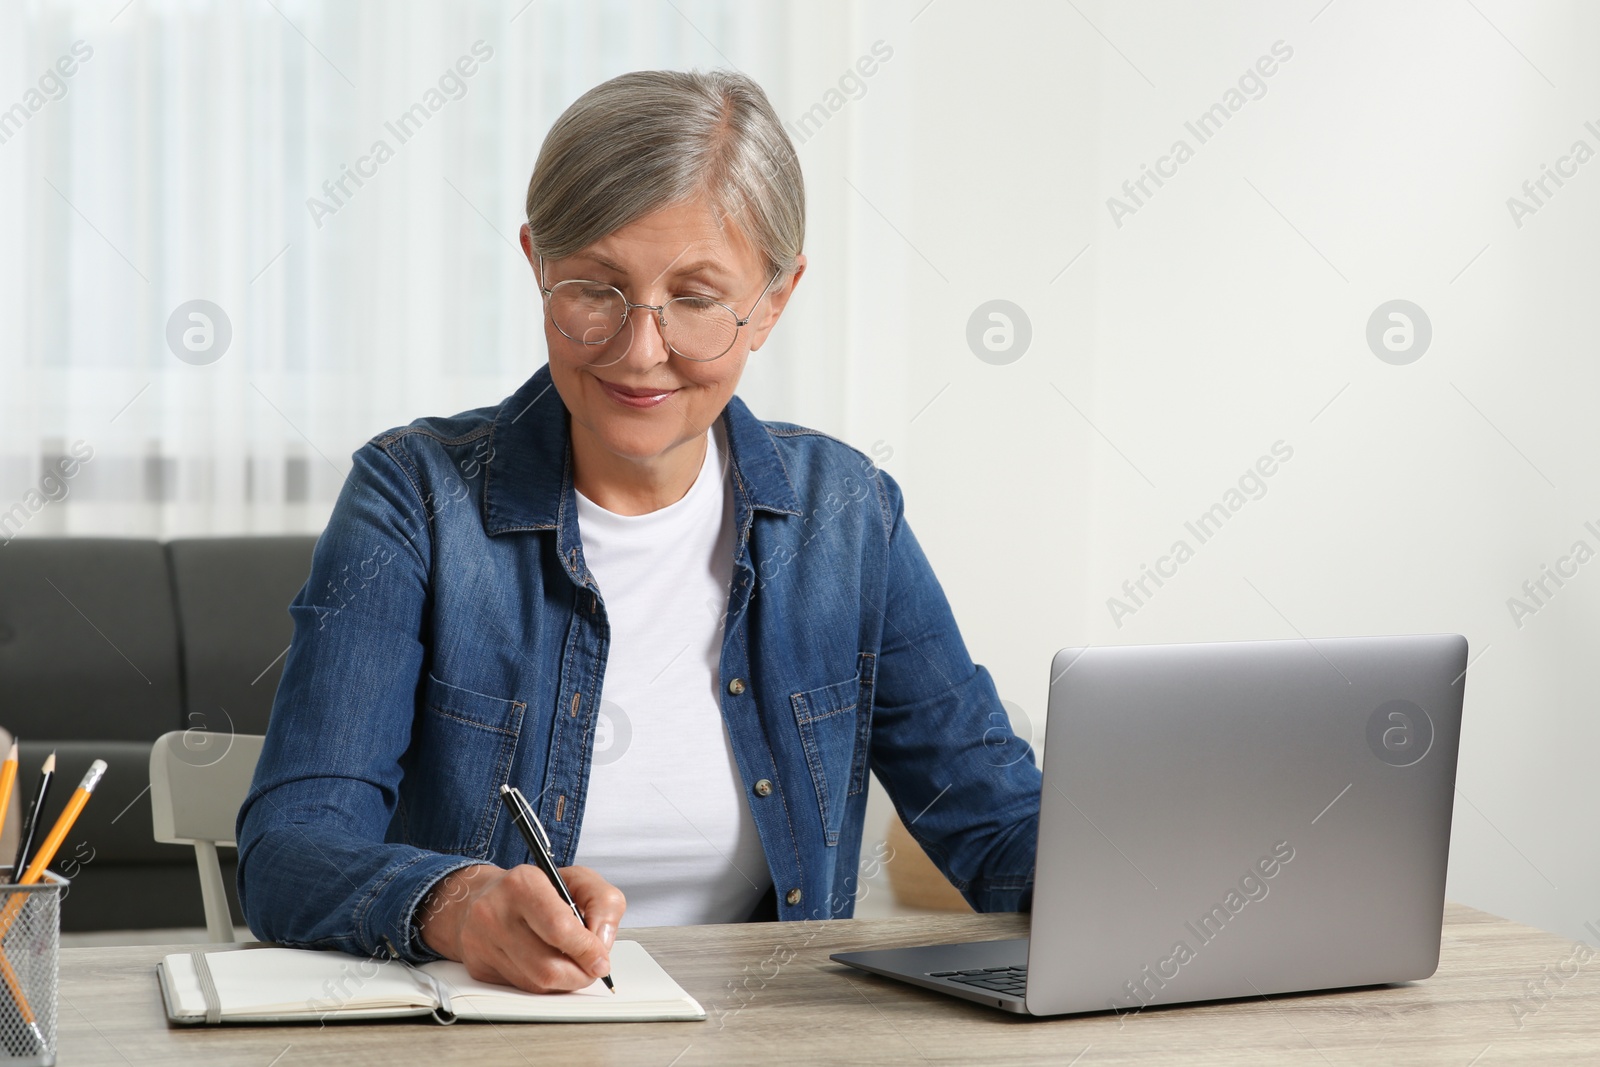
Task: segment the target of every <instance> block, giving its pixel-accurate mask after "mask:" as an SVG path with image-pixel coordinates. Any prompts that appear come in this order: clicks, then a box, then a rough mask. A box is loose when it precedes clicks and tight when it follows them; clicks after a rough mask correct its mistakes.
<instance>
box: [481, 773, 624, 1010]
mask: <svg viewBox="0 0 1600 1067" xmlns="http://www.w3.org/2000/svg"><path fill="white" fill-rule="evenodd" d="M500 799H501V800H502V801H504V802H505V805H506V807H507V808H508V809H509V810H510V812H511V822H512V823H513V824H514V825H515V826H516V828H517V829H518V830H520V831H522V837H523V840H525V841H527V842H528V851H529V852H531V853H533V862H534V863H535V864H537V865H538V867H539V869H540V870H541V871H543V872H544V874H545V877H546V878H548V879H550V883H551V884H552V885H554V886H555V887H556V892H557V893H560V894H561V899H562V900H564V901H566V902H567V907H569V908H571V909H572V914H574V915H576V916H577V917H578V921H579V922H580V923H583V925H584V926H588V925H589V924H588V922H587V921H585V920H584V917H583V912H581V911H579V910H578V902H577V901H575V900H573V899H572V894H571V892H569V891H568V890H567V883H566V882H563V881H562V880H561V872H560V871H558V870H556V860H555V857H554V856H552V855H551V854H550V836H549V835H548V834H546V833H545V832H544V825H543V824H542V823H540V822H539V816H538V815H536V814H534V811H533V806H532V805H531V804H529V803H528V800H527V798H526V797H524V796H523V795H522V790H520V789H518V788H517V787H516V786H514V785H502V786H501V787H500ZM600 980H601V981H602V982H604V983H605V984H606V988H607V989H609V990H611V992H613V993H615V992H616V991H617V987H616V986H615V985H613V984H612V983H611V976H610V975H609V974H608V975H605V976H603V977H602V978H601V979H600Z"/></svg>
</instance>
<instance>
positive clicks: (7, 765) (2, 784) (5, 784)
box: [0, 741, 17, 826]
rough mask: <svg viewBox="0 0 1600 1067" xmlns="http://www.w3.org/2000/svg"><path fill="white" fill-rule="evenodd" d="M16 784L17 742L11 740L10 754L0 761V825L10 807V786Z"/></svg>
mask: <svg viewBox="0 0 1600 1067" xmlns="http://www.w3.org/2000/svg"><path fill="white" fill-rule="evenodd" d="M16 784H17V743H16V742H15V741H13V742H11V754H10V755H9V756H7V757H6V761H5V762H4V763H0V826H4V825H5V823H6V812H7V810H8V809H10V807H11V788H12V786H14V785H16Z"/></svg>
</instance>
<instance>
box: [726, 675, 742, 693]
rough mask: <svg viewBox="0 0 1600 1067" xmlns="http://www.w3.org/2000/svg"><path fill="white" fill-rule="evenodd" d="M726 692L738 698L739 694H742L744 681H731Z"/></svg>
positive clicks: (740, 679) (738, 679)
mask: <svg viewBox="0 0 1600 1067" xmlns="http://www.w3.org/2000/svg"><path fill="white" fill-rule="evenodd" d="M728 692H730V693H732V694H733V695H734V696H738V695H739V694H740V693H742V692H744V679H743V678H735V679H734V680H733V681H731V682H729V683H728Z"/></svg>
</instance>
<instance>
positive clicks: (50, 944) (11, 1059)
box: [0, 864, 67, 1067]
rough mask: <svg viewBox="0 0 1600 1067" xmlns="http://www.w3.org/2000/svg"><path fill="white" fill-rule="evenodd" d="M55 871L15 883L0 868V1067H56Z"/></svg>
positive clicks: (60, 882) (58, 886)
mask: <svg viewBox="0 0 1600 1067" xmlns="http://www.w3.org/2000/svg"><path fill="white" fill-rule="evenodd" d="M66 887H67V880H66V879H65V878H62V877H61V876H60V875H58V874H55V873H53V872H51V871H45V872H44V878H43V880H42V881H39V882H36V883H35V884H33V885H12V884H11V867H10V865H9V864H7V865H4V866H0V1067H54V1065H55V1062H56V987H57V985H58V983H59V982H60V978H61V970H60V954H61V893H62V891H63V890H64V889H65V888H66Z"/></svg>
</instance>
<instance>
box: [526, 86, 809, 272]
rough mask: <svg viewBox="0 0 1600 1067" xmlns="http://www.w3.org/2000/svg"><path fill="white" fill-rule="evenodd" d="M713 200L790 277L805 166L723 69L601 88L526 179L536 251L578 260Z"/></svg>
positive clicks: (568, 119)
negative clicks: (676, 211)
mask: <svg viewBox="0 0 1600 1067" xmlns="http://www.w3.org/2000/svg"><path fill="white" fill-rule="evenodd" d="M700 193H706V194H709V196H710V198H711V201H712V203H713V205H714V206H715V207H716V208H717V209H719V210H720V211H721V212H722V213H723V215H724V217H727V218H731V219H733V220H734V221H735V222H736V223H737V224H738V226H739V228H740V230H741V232H743V234H744V236H745V237H746V238H748V239H749V241H750V242H751V244H753V245H754V246H755V248H756V250H757V251H758V252H759V253H761V255H763V256H764V257H765V258H766V260H767V270H768V271H769V272H771V271H777V270H783V271H786V272H787V271H791V270H793V269H794V267H795V257H797V256H798V255H799V254H800V248H801V245H802V244H803V243H804V240H805V229H806V203H805V201H806V194H805V183H804V181H803V180H802V179H801V176H800V160H799V157H798V156H796V155H795V150H794V145H793V144H791V143H790V141H789V135H788V134H787V133H785V132H784V129H783V123H782V122H781V121H780V120H779V119H778V115H777V113H776V112H775V111H773V109H772V104H771V103H770V102H768V100H767V94H766V93H764V92H762V90H761V87H760V86H759V85H757V84H756V83H755V82H754V81H752V80H750V79H749V78H748V77H746V76H745V75H743V74H738V73H734V72H732V71H725V70H713V71H709V72H700V71H688V72H684V71H674V70H640V71H633V72H632V73H629V74H622V75H619V76H617V77H615V78H612V79H611V80H610V81H607V82H603V83H601V84H600V85H597V86H595V87H594V88H593V89H590V90H589V91H588V92H586V93H584V94H583V95H582V96H580V97H578V99H577V100H575V101H573V103H572V105H571V106H570V107H568V108H567V110H566V111H564V112H562V114H561V117H560V118H558V119H556V122H555V125H554V126H552V127H551V128H550V132H549V133H548V134H547V135H546V136H545V139H544V145H543V147H541V148H540V149H539V160H538V162H537V163H535V164H534V167H533V177H532V179H530V180H529V182H528V204H527V207H528V228H529V230H530V231H531V239H532V240H531V243H532V245H533V250H534V251H535V252H537V253H539V254H540V255H543V256H545V257H546V258H550V259H559V258H561V257H563V256H569V255H572V254H573V253H575V252H577V251H578V250H580V249H582V248H585V247H587V246H588V245H590V244H592V243H593V242H595V241H598V240H600V239H601V238H602V237H605V236H606V235H607V234H610V233H614V232H615V231H617V230H619V229H621V228H622V227H623V226H626V225H628V224H629V223H631V222H634V221H637V220H638V219H641V218H643V217H644V216H646V215H649V214H651V213H652V212H654V211H657V210H659V209H661V208H664V207H667V206H669V205H672V204H676V203H680V202H682V201H684V200H687V199H689V198H691V197H693V196H695V195H697V194H700Z"/></svg>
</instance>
